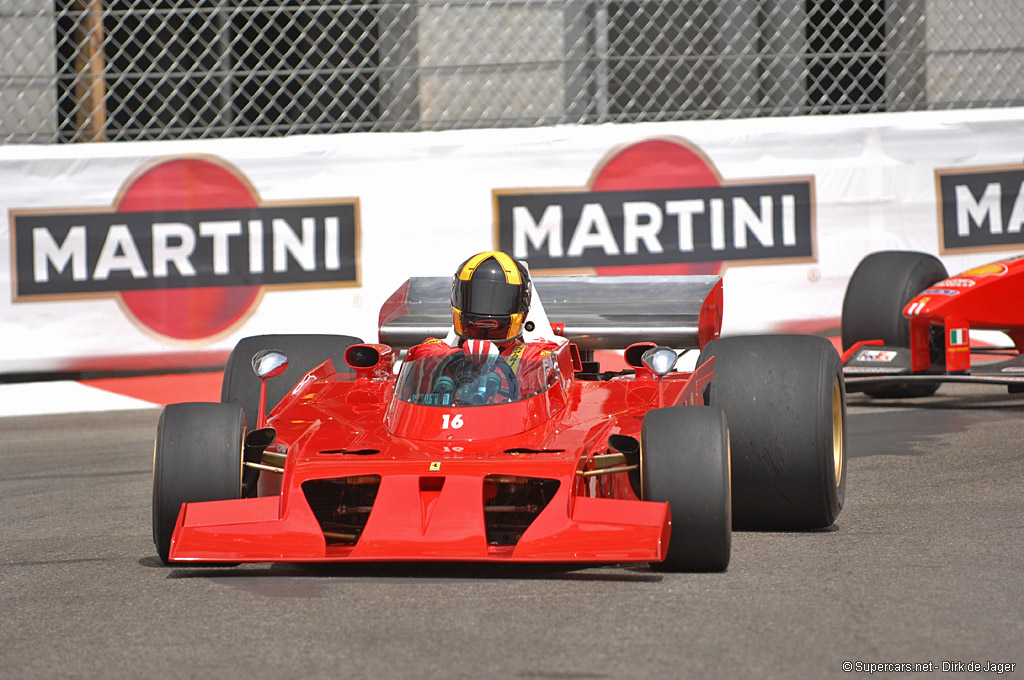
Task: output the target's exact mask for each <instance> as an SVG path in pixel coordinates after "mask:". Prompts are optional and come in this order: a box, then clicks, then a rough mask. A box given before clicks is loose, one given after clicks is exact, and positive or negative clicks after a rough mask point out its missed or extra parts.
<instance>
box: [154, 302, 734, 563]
mask: <svg viewBox="0 0 1024 680" xmlns="http://www.w3.org/2000/svg"><path fill="white" fill-rule="evenodd" d="M719 290H720V288H719ZM715 299H716V298H714V297H712V300H711V301H712V302H714V300H715ZM714 311H715V310H710V309H709V311H708V313H712V312H714ZM715 319H716V325H717V323H718V322H719V320H720V314H719V315H717V316H716V317H715ZM713 331H714V332H709V333H708V334H707V335H708V339H710V338H711V337H714V336H716V335H717V328H715V329H713ZM357 347H361V348H364V350H365V348H366V347H367V346H365V345H362V346H357ZM372 347H374V348H375V349H377V350H378V354H379V357H380V358H379V361H378V362H377V363H376V364H374V365H372V366H361V367H359V368H355V370H356V373H355V374H353V373H351V372H345V373H337V372H335V370H334V367H333V365H332V364H331V362H330V361H328V362H325V363H324V364H322V365H321V366H320V367H318V368H317V369H315V370H314V371H312V372H311V373H310V374H308V375H307V376H306V378H304V379H303V380H302V381H300V383H299V384H298V385H297V386H296V388H295V389H294V390H293V391H292V393H291V394H290V395H289V396H288V397H286V398H285V399H284V400H282V402H281V403H280V404H278V405H277V406H276V407H275V408H274V409H273V411H272V412H271V413H270V415H269V417H268V423H267V424H268V425H269V426H271V427H274V428H275V429H276V431H277V439H276V442H275V443H274V444H273V445H272V446H271V447H270V449H268V451H267V452H266V454H265V455H264V461H266V460H267V459H268V455H269V457H270V458H271V459H273V457H274V456H275V455H276V456H278V459H279V460H282V463H281V472H268V471H264V472H262V473H261V477H260V482H259V495H258V497H255V498H247V499H239V500H226V501H211V502H202V503H186V504H184V505H183V506H182V510H181V513H180V515H179V517H178V523H177V526H176V528H175V530H174V536H173V539H172V542H171V548H170V559H171V560H172V561H196V562H274V561H288V562H325V561H361V560H362V561H365V560H369V561H399V560H458V561H520V562H540V561H544V562H632V561H660V560H663V559H664V557H665V555H666V550H667V547H668V541H669V536H670V531H671V521H670V514H669V508H668V504H667V503H658V502H650V501H642V500H639V499H638V497H637V493H636V492H635V490H634V488H633V486H632V485H631V483H630V480H629V471H628V468H629V466H628V465H625V464H624V458H623V456H622V454H621V453H617V452H616V450H614V449H615V447H614V446H612V445H611V443H610V440H609V439H610V437H612V435H622V436H623V437H620V438H616V441H617V442H620V448H621V442H622V441H623V438H632V439H625V441H627V442H630V441H635V442H636V443H637V445H638V443H639V440H640V432H641V424H642V421H643V417H644V415H645V414H646V412H647V411H648V410H650V409H652V408H658V407H661V406H670V405H675V404H683V403H686V404H702V403H703V398H702V393H703V391H704V388H705V387H706V386H707V384H708V383H709V382H710V380H711V377H712V363H713V360H712V361H708V362H707V363H706V364H705V365H704V366H701V367H699V368H698V369H697V370H696V371H694V372H692V373H691V372H675V373H670V374H668V375H667V376H665V377H664V378H658V377H657V376H656V375H654V374H653V373H652V372H651V371H649V370H648V369H646V368H645V367H643V366H640V367H637V369H636V371H635V375H634V374H626V375H621V376H616V377H613V378H611V379H608V380H594V379H581V378H580V377H579V376H578V374H577V373H576V371H577V370H578V369H579V367H580V366H579V363H578V362H579V355H578V352H576V347H574V346H573V345H572V343H565V344H563V345H562V346H561V347H560V348H559V349H558V350H557V352H555V360H556V362H557V376H558V377H557V380H556V381H555V382H554V384H553V385H552V386H551V387H549V388H548V389H546V391H543V392H541V393H540V394H537V395H535V396H532V397H529V398H527V399H524V400H522V401H516V402H512V403H505V404H494V405H483V406H473V407H439V406H425V405H421V404H415V403H409V402H406V401H401V400H398V399H397V398H395V390H396V375H395V373H394V371H393V370H392V364H393V355H392V353H391V351H390V348H388V347H385V346H381V345H376V346H372ZM350 349H351V348H350ZM346 358H348V355H347V354H346ZM637 457H638V458H639V456H637ZM325 488H330V490H331V494H328V497H329V498H331V499H334V500H330V501H326V502H321V501H323V498H320V496H318V494H319V492H320V490H322V489H325ZM339 492H340V493H342V494H343V496H342V497H344V498H348V499H350V500H351V503H344V502H339V501H338V500H337V498H338V497H339V496H338V493H339ZM516 494H520V495H523V494H525V495H524V496H523V500H522V501H521V502H517V503H514V504H508V503H506V504H503V502H502V499H504V498H506V497H513V498H519V496H517V495H516ZM318 498H320V500H318ZM325 503H326V504H325ZM367 503H369V505H367Z"/></svg>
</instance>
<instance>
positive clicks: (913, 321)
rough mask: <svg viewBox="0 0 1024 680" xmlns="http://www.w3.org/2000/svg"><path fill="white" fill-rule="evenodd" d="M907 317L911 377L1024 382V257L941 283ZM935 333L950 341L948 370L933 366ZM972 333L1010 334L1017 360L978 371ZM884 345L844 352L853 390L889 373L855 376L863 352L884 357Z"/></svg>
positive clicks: (922, 296)
mask: <svg viewBox="0 0 1024 680" xmlns="http://www.w3.org/2000/svg"><path fill="white" fill-rule="evenodd" d="M903 316H904V317H906V318H907V319H908V320H909V322H910V362H909V363H910V366H909V372H910V373H912V374H922V377H923V375H929V376H932V375H937V374H939V375H941V374H943V373H944V374H945V375H942V379H944V380H955V381H964V382H998V383H1005V384H1016V383H1019V382H1020V381H1022V380H1024V376H1022V375H1021V373H1022V371H1024V368H1021V367H1018V366H1017V365H1016V364H1017V363H1018V362H1019V355H1021V354H1022V353H1024V256H1021V257H1015V258H1010V259H1005V260H1001V261H998V262H993V263H991V264H987V265H983V266H980V267H974V268H973V269H969V270H967V271H965V272H962V273H960V274H957V275H955V276H951V277H949V278H947V279H944V280H942V281H939V282H938V283H935V284H934V285H932V286H930V287H929V288H927V289H926V290H924V291H921V292H920V293H918V294H917V296H915V297H914V298H913V299H912V300H911V301H910V302H908V303H907V305H906V306H905V307H904V308H903ZM933 329H936V330H938V331H940V332H942V333H943V334H944V336H945V343H944V345H945V346H944V357H945V359H944V364H945V365H944V366H943V365H941V364H940V365H935V364H933V361H934V360H935V355H934V352H933ZM972 330H996V331H1002V332H1004V333H1006V334H1007V335H1008V336H1009V338H1010V340H1011V341H1012V342H1013V347H1008V348H1003V351H1002V352H1001V354H1003V355H1004V356H1003V358H1004V359H1005V358H1006V355H1009V356H1011V357H1014V358H1013V359H1011V361H1010V362H1008V363H1007V364H1004V363H1001V362H1000V363H997V362H992V363H990V364H986V363H984V362H982V363H978V364H976V365H975V366H974V367H973V369H972V366H971V353H972V351H974V352H977V351H978V348H977V347H975V348H973V350H972V347H971V345H970V334H971V331H972ZM880 346H882V341H881V340H868V341H863V342H858V343H856V344H854V345H853V346H852V347H850V348H849V349H847V350H846V352H844V354H843V364H844V366H847V370H848V372H847V375H846V379H847V383H848V385H855V384H856V382H857V381H870V380H874V379H877V378H878V377H879V375H880V374H881V373H883V372H884V371H881V370H879V371H878V372H877V373H873V374H871V375H865V374H862V373H851V372H850V371H849V365H850V363H851V362H853V361H855V360H857V359H858V358H859V357H863V356H866V354H864V353H863V352H862V350H867V351H868V352H869V353H870V352H875V354H877V355H882V354H884V352H883V351H881V349H880ZM873 348H878V349H873ZM887 349H888V348H887ZM893 349H895V348H893ZM862 363H863V362H862ZM990 373H991V374H992V375H989V374H990Z"/></svg>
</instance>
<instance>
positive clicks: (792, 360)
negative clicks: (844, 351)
mask: <svg viewBox="0 0 1024 680" xmlns="http://www.w3.org/2000/svg"><path fill="white" fill-rule="evenodd" d="M712 356H713V357H715V367H714V376H713V377H712V380H711V384H710V386H709V389H708V391H707V392H706V393H705V395H706V396H705V399H706V400H707V401H708V403H710V404H711V405H712V406H718V407H720V408H722V409H723V410H724V411H725V415H726V418H728V421H729V439H730V442H731V446H732V517H733V527H734V528H736V529H769V530H792V529H817V528H822V527H827V526H830V525H832V524H833V523H834V522H835V520H836V518H837V517H838V516H839V512H840V510H841V509H842V507H843V502H844V501H845V498H846V456H845V448H846V389H845V385H844V383H843V374H842V365H841V364H840V361H839V354H838V353H837V352H836V350H835V348H834V347H833V346H832V343H830V342H829V341H828V340H825V339H824V338H819V337H815V336H809V335H767V336H745V337H731V338H722V339H719V340H714V341H712V342H709V343H708V344H707V346H705V348H704V351H702V352H701V355H700V358H699V359H698V365H700V364H702V363H704V362H705V361H707V359H708V358H710V357H712Z"/></svg>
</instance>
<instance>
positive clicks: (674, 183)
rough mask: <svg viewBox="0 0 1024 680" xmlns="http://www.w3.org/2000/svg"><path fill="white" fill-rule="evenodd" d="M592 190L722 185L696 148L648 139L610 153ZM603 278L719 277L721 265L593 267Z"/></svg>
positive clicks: (675, 141)
mask: <svg viewBox="0 0 1024 680" xmlns="http://www.w3.org/2000/svg"><path fill="white" fill-rule="evenodd" d="M589 184H590V190H591V191H637V190H639V191H642V190H656V189H697V188H702V187H717V186H721V184H722V180H721V177H720V176H719V174H718V170H717V169H716V168H715V166H714V165H713V164H712V163H711V161H710V160H709V159H708V158H706V157H705V156H704V154H703V153H701V152H700V151H699V150H697V149H696V148H693V147H691V146H689V145H687V144H685V143H683V142H682V141H680V140H672V139H648V140H645V141H642V142H637V143H635V144H630V145H628V146H626V147H623V148H621V149H619V150H617V151H614V152H612V154H610V155H609V157H608V158H607V159H605V160H604V161H602V162H601V163H600V164H599V165H598V166H597V168H595V170H594V173H593V175H592V177H591V180H590V183H589ZM594 270H595V271H596V272H597V273H598V274H602V275H605V274H607V275H627V274H710V275H714V274H718V273H719V272H721V270H722V263H721V262H692V263H690V262H678V263H676V262H673V263H668V264H641V265H616V266H608V267H595V268H594Z"/></svg>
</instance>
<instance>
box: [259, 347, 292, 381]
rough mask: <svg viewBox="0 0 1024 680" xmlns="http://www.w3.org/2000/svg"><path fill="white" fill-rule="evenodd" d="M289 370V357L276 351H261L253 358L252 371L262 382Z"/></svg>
mask: <svg viewBox="0 0 1024 680" xmlns="http://www.w3.org/2000/svg"><path fill="white" fill-rule="evenodd" d="M286 368H288V357H286V356H285V355H283V354H281V353H280V352H278V351H277V350H276V349H261V350H260V351H259V352H256V354H254V355H253V357H252V370H253V372H254V373H255V374H256V375H257V377H259V379H260V380H266V379H267V378H273V377H274V376H275V375H281V374H282V373H284V371H285V369H286Z"/></svg>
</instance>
